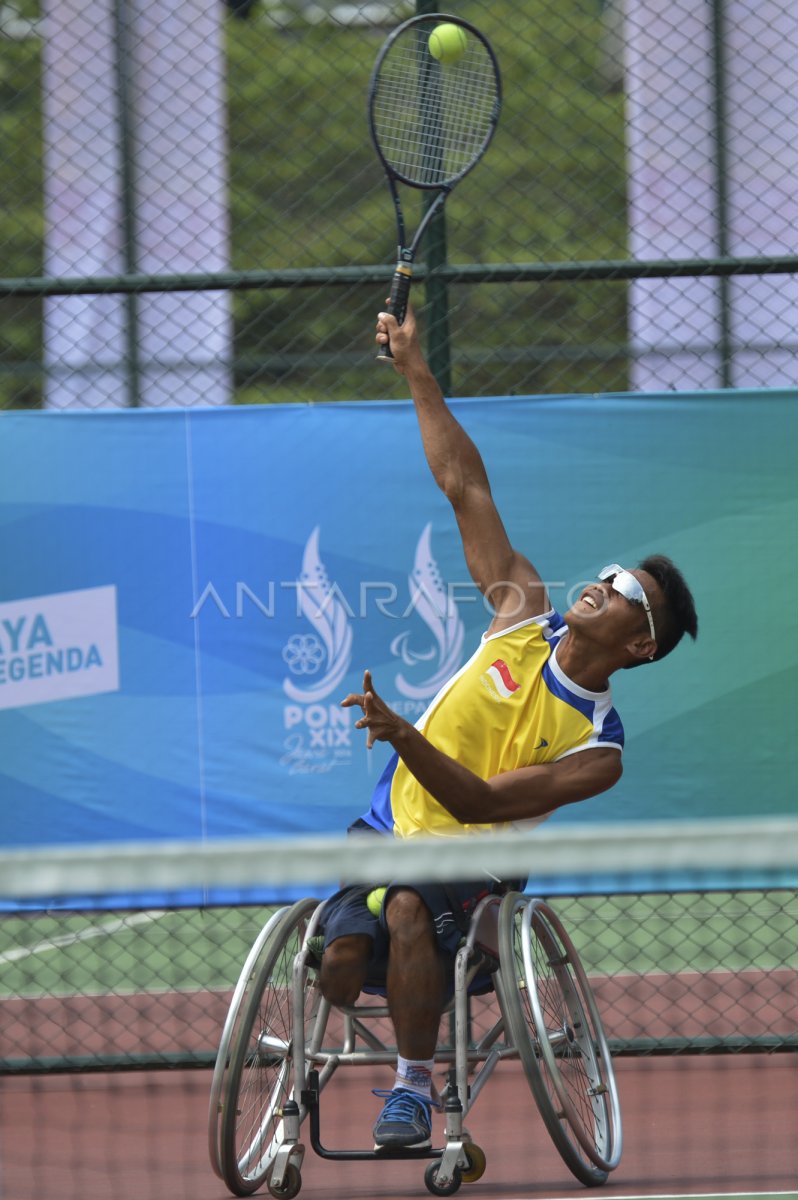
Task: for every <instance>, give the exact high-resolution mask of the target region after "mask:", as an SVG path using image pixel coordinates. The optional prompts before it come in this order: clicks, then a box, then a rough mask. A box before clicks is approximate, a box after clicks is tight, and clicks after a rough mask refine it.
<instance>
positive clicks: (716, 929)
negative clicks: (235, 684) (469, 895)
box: [0, 891, 798, 1072]
mask: <svg viewBox="0 0 798 1200" xmlns="http://www.w3.org/2000/svg"><path fill="white" fill-rule="evenodd" d="M552 904H553V907H554V908H555V909H556V911H557V913H558V915H559V916H560V917H561V919H562V920H563V921H564V923H565V924H566V926H567V928H568V929H569V931H570V933H571V935H572V937H573V939H574V942H575V944H576V946H577V949H578V952H579V955H580V957H581V959H582V962H583V964H584V966H585V969H586V971H587V972H588V975H589V977H590V980H591V983H592V986H593V989H594V991H595V993H596V996H597V999H598V1002H599V1006H600V1009H601V1013H602V1019H603V1021H604V1024H605V1027H606V1030H607V1035H608V1037H609V1039H610V1041H611V1043H612V1046H613V1049H614V1051H615V1052H616V1053H641V1052H643V1053H662V1052H678V1051H681V1052H684V1051H693V1052H704V1051H718V1050H732V1051H740V1050H753V1049H759V1050H762V1049H764V1050H769V1051H776V1050H789V1049H792V1050H794V1049H795V1047H796V1028H795V1005H796V999H797V998H798V996H797V995H796V992H797V990H798V980H797V979H796V973H795V961H796V957H797V956H798V933H797V932H796V930H798V922H797V921H796V916H798V913H797V912H796V897H795V893H794V892H793V891H768V892H743V891H740V892H734V893H711V892H703V893H699V892H695V893H692V892H691V893H685V894H678V893H673V894H670V895H667V894H662V895H653V894H651V895H614V896H602V897H598V896H589V897H575V898H569V897H557V898H556V899H555V900H553V901H552ZM267 917H268V910H266V909H255V908H238V909H222V908H220V909H203V910H198V909H193V910H183V909H176V910H157V911H147V912H119V913H116V912H111V911H106V912H99V913H92V912H84V913H74V914H69V913H50V914H44V913H39V914H27V915H21V914H15V915H11V914H6V915H4V917H3V919H2V921H1V922H0V940H1V941H2V946H1V947H0V958H2V962H3V980H2V995H1V996H0V1015H1V1016H2V1022H0V1024H1V1025H2V1029H3V1037H2V1050H1V1051H0V1070H2V1071H4V1072H14V1071H23V1072H30V1071H41V1070H64V1069H73V1070H74V1069H78V1068H94V1069H102V1068H109V1067H133V1066H144V1065H151V1066H167V1065H177V1064H182V1065H191V1064H196V1065H200V1064H205V1065H208V1064H210V1063H211V1062H213V1060H214V1058H215V1055H216V1050H217V1047H218V1043H219V1038H220V1036H221V1030H222V1027H223V1025H224V1021H225V1016H226V1013H227V1008H228V1006H229V1003H230V997H231V995H232V989H233V987H234V985H235V983H236V980H237V978H238V975H239V972H240V971H241V968H242V966H243V964H244V961H245V959H246V956H247V954H248V952H249V948H250V946H251V944H252V943H253V942H254V940H255V938H256V936H257V935H258V933H259V931H260V929H261V927H262V926H263V924H264V923H265V921H266V919H267ZM497 1011H498V1010H497V1008H496V1001H495V998H494V997H485V998H481V999H476V1000H475V1006H474V1011H473V1024H474V1034H475V1036H479V1035H480V1034H481V1033H484V1032H486V1031H487V1030H488V1029H489V1028H490V1027H491V1025H492V1024H493V1022H494V1021H495V1020H496V1018H497Z"/></svg>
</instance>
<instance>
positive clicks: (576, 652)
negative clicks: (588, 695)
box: [557, 629, 618, 692]
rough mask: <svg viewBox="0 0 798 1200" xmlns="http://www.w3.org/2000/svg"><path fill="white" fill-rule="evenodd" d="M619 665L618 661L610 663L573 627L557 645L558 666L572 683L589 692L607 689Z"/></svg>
mask: <svg viewBox="0 0 798 1200" xmlns="http://www.w3.org/2000/svg"><path fill="white" fill-rule="evenodd" d="M617 665H618V664H617V662H612V663H610V662H609V661H608V660H606V659H605V658H604V656H603V655H598V654H597V653H596V647H595V646H594V645H589V644H587V643H586V642H583V641H581V640H580V638H579V636H578V635H575V634H574V632H573V630H572V629H569V630H568V632H567V633H566V634H565V635H564V636H563V637H562V638H560V641H559V643H558V645H557V666H558V667H559V668H560V670H561V671H564V672H565V674H566V675H567V676H568V678H569V679H570V680H571V682H572V683H575V684H576V685H577V687H581V688H584V689H585V690H586V691H588V692H603V691H606V689H607V688H608V687H609V682H610V675H611V674H612V672H613V671H614V670H615V669H616V667H617Z"/></svg>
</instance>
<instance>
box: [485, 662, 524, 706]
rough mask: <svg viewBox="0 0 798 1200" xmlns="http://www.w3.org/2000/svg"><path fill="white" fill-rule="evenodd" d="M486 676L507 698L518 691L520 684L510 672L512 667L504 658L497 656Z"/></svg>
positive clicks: (500, 693)
mask: <svg viewBox="0 0 798 1200" xmlns="http://www.w3.org/2000/svg"><path fill="white" fill-rule="evenodd" d="M485 676H487V678H488V679H489V680H490V681H491V683H492V684H493V686H494V687H495V689H496V691H497V692H498V693H499V695H500V696H503V697H504V699H505V700H509V699H510V697H511V696H512V695H513V693H514V692H517V691H518V689H519V687H520V686H521V685H520V684H518V683H516V682H515V680H514V679H513V677H512V675H511V674H510V668H509V667H508V666H507V663H506V662H505V661H504V659H503V658H497V659H496V661H495V662H492V663H491V664H490V666H489V667H488V669H487V671H486V672H485Z"/></svg>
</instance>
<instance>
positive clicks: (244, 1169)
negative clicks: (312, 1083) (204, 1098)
mask: <svg viewBox="0 0 798 1200" xmlns="http://www.w3.org/2000/svg"><path fill="white" fill-rule="evenodd" d="M317 907H318V901H317V900H300V901H298V902H297V903H296V904H294V905H292V906H291V907H290V908H284V909H281V910H280V911H279V912H277V913H276V914H275V915H274V917H272V919H271V920H270V921H269V922H268V924H267V925H266V926H265V927H264V929H263V931H262V933H261V935H260V937H259V938H258V940H257V941H256V943H255V945H254V946H253V948H252V950H251V951H250V954H249V957H248V959H247V961H246V963H245V965H244V969H243V970H242V972H241V977H240V979H239V981H238V985H237V987H236V990H235V993H234V995H233V1001H232V1003H231V1006H230V1012H229V1014H228V1018H227V1022H226V1024H225V1028H224V1032H223V1034H222V1041H221V1045H220V1048H219V1055H218V1058H217V1062H216V1070H215V1072H214V1078H213V1083H212V1085H211V1111H210V1120H209V1142H210V1154H211V1162H212V1165H213V1167H214V1170H215V1171H216V1173H217V1174H218V1175H220V1176H221V1178H222V1179H224V1181H225V1183H226V1184H227V1186H228V1188H229V1189H230V1191H231V1192H233V1193H234V1194H235V1195H237V1196H247V1195H249V1194H250V1193H251V1192H254V1191H256V1190H257V1189H258V1188H259V1187H261V1185H262V1184H263V1183H264V1182H265V1181H266V1180H267V1178H268V1175H269V1171H270V1169H271V1167H272V1165H273V1162H274V1157H275V1155H276V1153H277V1151H278V1149H279V1147H280V1145H281V1144H282V1142H283V1122H282V1110H283V1105H284V1104H285V1102H286V1100H288V1099H289V1097H290V1095H291V1090H292V1061H291V1055H292V1049H293V1027H294V1020H293V1008H292V987H291V981H292V971H293V965H294V959H295V957H296V955H297V954H298V952H299V950H300V949H301V946H302V942H303V939H304V936H305V931H306V929H307V925H308V922H309V920H310V917H311V915H312V914H313V912H314V911H315V910H316V908H317ZM317 1001H318V989H317V986H316V978H315V972H314V971H313V970H312V969H311V970H307V971H306V978H305V980H304V1007H305V1018H306V1028H307V1027H308V1024H309V1022H310V1018H311V1016H312V1013H313V1011H314V1009H315V1006H316V1003H317ZM284 1194H286V1193H284ZM291 1194H294V1193H291Z"/></svg>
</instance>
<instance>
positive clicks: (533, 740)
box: [361, 610, 623, 838]
mask: <svg viewBox="0 0 798 1200" xmlns="http://www.w3.org/2000/svg"><path fill="white" fill-rule="evenodd" d="M567 633H568V628H567V626H566V624H565V622H564V621H563V618H562V617H561V616H560V614H559V613H557V612H554V611H553V610H552V611H551V612H548V613H545V614H544V615H543V616H539V617H533V618H531V619H530V620H526V621H522V622H519V624H517V625H513V626H511V627H510V628H509V629H503V630H501V631H500V632H499V633H494V634H484V635H483V637H482V640H481V642H480V644H479V647H478V648H477V650H476V652H475V653H474V654H473V655H472V657H471V658H470V659H469V660H468V662H466V663H465V665H464V666H462V667H461V668H460V670H459V671H458V672H457V673H456V674H455V675H453V676H452V678H451V679H450V680H449V681H448V682H447V683H446V684H444V686H443V687H442V688H441V690H440V691H439V692H438V694H437V695H436V696H435V697H434V699H433V700H432V701H431V703H430V705H429V707H428V708H427V710H426V712H424V713H423V715H422V716H421V717H420V718H419V720H418V721H417V722H416V728H417V729H419V730H420V731H421V732H422V733H423V734H424V736H425V737H426V738H428V739H429V741H430V742H431V743H432V744H433V745H434V746H436V747H437V748H438V749H439V750H441V751H442V752H443V753H444V754H447V755H449V757H451V758H454V759H456V760H457V762H459V763H461V764H462V765H463V766H465V767H467V768H468V769H469V770H470V771H473V772H474V774H475V775H478V776H479V777H480V778H481V779H490V778H492V777H493V776H494V775H500V774H503V773H504V772H505V771H514V770H517V769H518V768H519V767H527V766H531V765H532V764H534V763H546V762H557V761H558V760H559V759H561V758H565V757H566V756H567V755H569V754H575V753H577V752H578V751H580V750H587V749H590V748H591V747H593V746H614V747H616V748H617V749H618V750H623V726H622V725H621V721H620V718H619V717H618V714H617V712H616V711H615V709H614V708H613V706H612V696H611V692H610V689H609V688H607V689H606V690H605V691H603V692H590V691H587V689H585V688H582V687H579V686H578V685H577V684H575V683H573V682H572V680H570V679H569V678H568V676H567V675H566V674H565V673H564V671H563V670H562V669H561V668H560V666H559V664H558V663H557V646H558V644H559V643H560V641H561V640H562V638H563V637H565V636H567ZM543 819H544V818H543V817H537V818H533V819H532V820H530V821H520V822H518V821H516V822H511V823H509V824H512V826H514V827H516V828H518V827H528V826H530V825H536V824H538V823H539V822H540V821H542V820H543ZM361 820H362V821H364V822H365V823H366V824H367V825H370V826H372V827H373V828H374V829H376V830H379V831H380V832H382V833H392V834H394V836H396V837H402V838H405V837H413V836H415V835H418V834H439V835H441V836H452V835H455V834H463V833H471V832H486V831H490V830H495V829H501V828H506V827H507V825H508V823H507V822H497V823H488V824H478V825H476V824H475V825H463V824H461V823H460V822H459V821H458V820H457V819H456V818H455V817H453V816H452V815H451V813H449V812H447V811H446V809H445V808H444V807H443V806H442V805H441V804H439V803H438V801H437V800H435V799H434V797H433V796H431V795H430V794H429V792H427V791H425V789H424V788H423V787H422V786H421V784H420V783H419V782H418V780H417V779H416V778H415V776H414V775H413V774H412V773H411V771H410V770H409V769H408V768H407V767H406V766H405V764H404V763H403V762H402V760H401V759H400V758H399V757H398V755H396V754H394V755H393V756H392V758H391V760H390V762H389V763H388V765H387V767H386V768H385V771H384V772H383V774H382V776H381V778H380V780H379V782H378V783H377V786H376V788H375V789H374V795H373V796H372V800H371V807H370V809H369V812H367V813H366V814H364V816H363V817H362V818H361Z"/></svg>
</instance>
